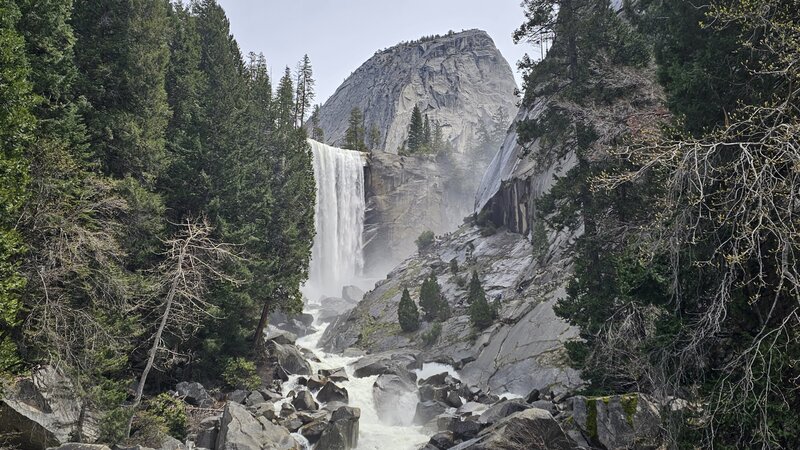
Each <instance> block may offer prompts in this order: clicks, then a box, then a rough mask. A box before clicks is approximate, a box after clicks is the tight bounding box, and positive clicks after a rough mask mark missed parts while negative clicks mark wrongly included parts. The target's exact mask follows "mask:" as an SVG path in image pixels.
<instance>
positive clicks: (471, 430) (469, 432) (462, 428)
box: [450, 419, 481, 440]
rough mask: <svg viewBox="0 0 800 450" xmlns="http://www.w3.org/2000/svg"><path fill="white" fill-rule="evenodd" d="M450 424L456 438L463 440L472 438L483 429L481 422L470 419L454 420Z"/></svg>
mask: <svg viewBox="0 0 800 450" xmlns="http://www.w3.org/2000/svg"><path fill="white" fill-rule="evenodd" d="M450 426H451V428H450V431H452V432H453V435H454V436H455V437H456V439H462V440H467V439H472V438H474V437H475V436H477V435H478V433H479V432H480V431H481V424H480V423H478V422H476V421H474V420H469V419H467V420H457V421H454V422H453V423H452V424H451V425H450Z"/></svg>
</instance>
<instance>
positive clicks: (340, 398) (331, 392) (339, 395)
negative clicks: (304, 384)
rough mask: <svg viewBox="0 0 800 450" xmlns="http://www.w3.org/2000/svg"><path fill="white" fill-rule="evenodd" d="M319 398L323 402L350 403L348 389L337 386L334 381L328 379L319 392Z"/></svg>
mask: <svg viewBox="0 0 800 450" xmlns="http://www.w3.org/2000/svg"><path fill="white" fill-rule="evenodd" d="M317 400H319V401H321V402H323V403H328V402H342V403H349V400H350V398H349V396H348V394H347V389H345V388H343V387H339V386H337V385H336V384H335V383H334V382H333V381H328V382H327V383H325V385H324V386H322V389H320V390H319V392H318V393H317Z"/></svg>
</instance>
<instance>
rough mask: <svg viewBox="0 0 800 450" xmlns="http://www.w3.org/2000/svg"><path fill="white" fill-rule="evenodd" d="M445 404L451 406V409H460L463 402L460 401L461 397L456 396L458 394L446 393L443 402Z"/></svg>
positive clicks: (454, 392)
mask: <svg viewBox="0 0 800 450" xmlns="http://www.w3.org/2000/svg"><path fill="white" fill-rule="evenodd" d="M444 402H445V403H447V404H448V405H450V406H452V407H453V408H460V407H461V405H463V404H464V402H462V401H461V397H459V396H458V392H456V391H450V392H448V393H447V398H446V399H445V400H444Z"/></svg>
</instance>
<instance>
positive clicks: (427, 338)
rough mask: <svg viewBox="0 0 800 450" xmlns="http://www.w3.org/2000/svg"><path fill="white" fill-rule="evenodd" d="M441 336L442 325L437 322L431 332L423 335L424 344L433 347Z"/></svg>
mask: <svg viewBox="0 0 800 450" xmlns="http://www.w3.org/2000/svg"><path fill="white" fill-rule="evenodd" d="M441 335H442V324H441V323H439V322H436V323H434V324H433V326H431V328H430V330H428V331H426V332H424V333H422V342H424V343H425V345H433V344H435V343H436V341H438V340H439V336H441Z"/></svg>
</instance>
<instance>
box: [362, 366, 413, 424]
mask: <svg viewBox="0 0 800 450" xmlns="http://www.w3.org/2000/svg"><path fill="white" fill-rule="evenodd" d="M415 391H416V385H415V384H414V383H413V382H411V381H409V380H408V379H407V378H404V377H401V376H398V375H390V374H383V375H378V378H377V379H376V380H375V383H373V384H372V398H373V399H374V400H375V409H376V410H377V412H378V417H379V418H380V419H381V421H382V422H384V423H387V424H389V425H410V424H411V421H412V420H413V419H414V417H413V415H412V413H411V412H412V411H414V408H415V406H416V403H417V394H416V392H415Z"/></svg>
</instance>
